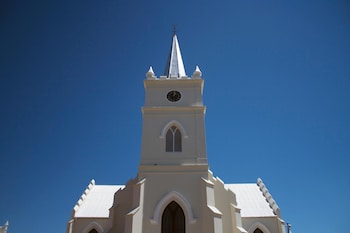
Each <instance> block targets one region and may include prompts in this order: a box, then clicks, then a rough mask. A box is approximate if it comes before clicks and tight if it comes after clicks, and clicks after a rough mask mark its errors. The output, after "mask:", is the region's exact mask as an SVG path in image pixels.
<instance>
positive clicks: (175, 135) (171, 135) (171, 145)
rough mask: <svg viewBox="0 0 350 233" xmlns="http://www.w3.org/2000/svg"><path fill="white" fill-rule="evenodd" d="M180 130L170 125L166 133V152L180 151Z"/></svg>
mask: <svg viewBox="0 0 350 233" xmlns="http://www.w3.org/2000/svg"><path fill="white" fill-rule="evenodd" d="M181 147H182V146H181V132H180V130H179V129H178V128H177V127H175V126H172V127H170V129H168V132H167V133H166V145H165V151H166V152H181Z"/></svg>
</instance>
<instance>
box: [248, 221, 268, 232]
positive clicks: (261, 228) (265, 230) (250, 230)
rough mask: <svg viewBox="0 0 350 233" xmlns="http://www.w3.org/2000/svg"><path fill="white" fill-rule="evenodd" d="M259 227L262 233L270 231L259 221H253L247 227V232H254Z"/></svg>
mask: <svg viewBox="0 0 350 233" xmlns="http://www.w3.org/2000/svg"><path fill="white" fill-rule="evenodd" d="M257 228H259V229H260V230H262V231H263V232H264V233H271V231H270V230H269V229H268V228H267V227H266V226H265V225H264V224H263V223H261V222H255V223H253V224H252V225H251V226H250V227H249V229H248V233H254V231H255V230H256V229H257Z"/></svg>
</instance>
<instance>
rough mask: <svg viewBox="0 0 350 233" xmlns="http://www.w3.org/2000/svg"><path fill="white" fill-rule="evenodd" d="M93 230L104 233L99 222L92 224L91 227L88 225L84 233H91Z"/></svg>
mask: <svg viewBox="0 0 350 233" xmlns="http://www.w3.org/2000/svg"><path fill="white" fill-rule="evenodd" d="M92 229H95V230H96V231H97V232H98V233H103V232H104V230H103V228H102V227H101V225H100V224H98V223H97V222H91V223H90V224H89V225H87V227H85V228H84V230H83V231H82V233H89V231H91V230H92Z"/></svg>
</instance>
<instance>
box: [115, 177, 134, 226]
mask: <svg viewBox="0 0 350 233" xmlns="http://www.w3.org/2000/svg"><path fill="white" fill-rule="evenodd" d="M135 184H136V180H131V181H129V182H128V183H127V184H126V186H125V188H124V189H122V190H119V191H117V192H116V194H115V195H114V203H113V206H112V208H111V209H110V222H109V226H110V231H108V232H109V233H124V232H125V228H126V226H125V223H126V215H127V214H128V213H129V212H130V211H132V210H133V209H134V208H135V207H134V205H133V197H134V188H135Z"/></svg>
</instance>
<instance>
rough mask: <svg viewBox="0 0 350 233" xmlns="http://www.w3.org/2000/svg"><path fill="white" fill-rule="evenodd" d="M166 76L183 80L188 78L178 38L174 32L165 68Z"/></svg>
mask: <svg viewBox="0 0 350 233" xmlns="http://www.w3.org/2000/svg"><path fill="white" fill-rule="evenodd" d="M164 76H166V77H177V78H181V77H184V76H186V71H185V67H184V63H183V61H182V56H181V51H180V46H179V42H178V40H177V36H176V34H175V32H174V35H173V41H172V42H171V47H170V52H169V56H168V61H167V63H166V66H165V71H164Z"/></svg>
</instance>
